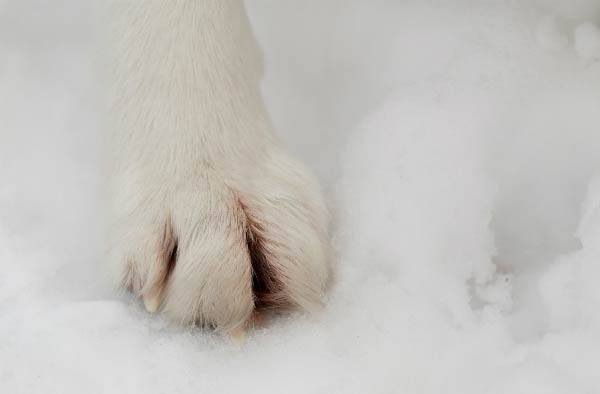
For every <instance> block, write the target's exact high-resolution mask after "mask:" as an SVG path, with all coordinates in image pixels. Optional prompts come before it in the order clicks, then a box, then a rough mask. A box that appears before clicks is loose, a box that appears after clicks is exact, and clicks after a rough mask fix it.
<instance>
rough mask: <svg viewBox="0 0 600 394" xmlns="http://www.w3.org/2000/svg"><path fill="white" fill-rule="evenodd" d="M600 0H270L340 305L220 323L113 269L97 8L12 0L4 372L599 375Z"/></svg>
mask: <svg viewBox="0 0 600 394" xmlns="http://www.w3.org/2000/svg"><path fill="white" fill-rule="evenodd" d="M599 4H600V3H598V2H597V1H595V0H589V1H588V0H578V1H570V0H530V1H524V0H523V1H518V0H498V1H481V0H437V1H436V0H402V1H401V0H344V1H339V0H302V1H299V0H278V1H266V0H249V1H248V8H249V13H250V16H251V19H252V21H253V24H254V26H255V30H256V33H257V36H258V38H259V41H260V42H261V45H262V46H263V49H264V52H265V59H266V70H267V73H266V79H265V82H264V93H265V98H266V100H267V103H268V106H269V109H270V111H271V113H272V116H273V119H274V122H275V124H276V126H277V128H278V129H279V130H280V131H281V133H282V135H283V138H284V141H285V142H286V144H287V145H288V146H289V147H290V149H291V150H292V151H293V152H294V153H295V154H296V155H297V156H298V157H300V158H301V159H303V160H304V161H305V162H307V163H308V164H309V165H310V166H312V167H313V168H314V169H315V171H316V172H317V173H318V174H319V175H320V176H321V178H322V180H323V185H324V189H325V191H326V194H327V198H328V201H329V204H330V207H331V211H332V216H333V224H332V235H333V237H332V238H333V239H332V243H333V245H334V247H335V250H336V259H335V260H336V261H335V267H336V268H335V271H336V280H335V285H334V286H333V288H332V290H331V292H330V295H329V299H328V303H327V308H326V309H325V311H324V312H323V313H322V314H321V315H319V316H317V317H312V318H310V317H306V316H302V315H290V316H286V317H282V318H280V319H277V320H276V321H274V322H273V323H272V324H271V325H269V326H267V327H265V328H261V329H257V330H255V331H253V332H250V333H249V338H248V342H247V343H246V345H245V346H244V347H243V348H242V349H237V348H235V347H234V346H232V345H231V344H229V343H228V342H227V341H226V340H224V339H223V338H221V337H219V336H217V335H215V334H212V333H210V332H206V331H201V330H199V329H194V328H183V329H182V328H178V327H173V326H171V325H170V324H169V323H168V322H166V321H164V320H162V319H161V318H160V317H151V316H148V315H147V314H146V313H145V312H144V311H143V309H142V308H141V306H140V305H139V303H138V302H137V301H135V300H132V299H131V298H130V297H129V296H128V295H127V294H123V293H121V292H118V291H116V290H115V289H114V288H113V287H112V286H111V284H110V283H109V282H108V280H107V278H106V275H105V265H104V261H103V260H104V257H103V256H104V248H105V246H104V243H103V236H102V234H103V223H102V219H103V215H102V209H101V208H100V207H101V206H102V200H103V198H104V197H103V187H102V180H101V175H100V174H101V172H102V165H101V149H100V144H101V140H102V138H101V133H102V116H101V115H100V111H99V108H100V105H99V102H100V100H98V97H99V96H100V95H99V92H101V90H102V89H101V88H102V83H101V78H100V76H99V73H98V68H99V67H98V64H99V63H101V58H102V55H101V51H100V49H99V48H100V45H99V44H98V42H99V40H98V30H97V26H96V22H95V21H96V18H95V13H96V7H95V4H94V3H92V2H85V1H81V0H54V1H52V2H50V1H42V0H20V1H8V0H4V1H0V181H1V185H2V188H1V189H0V392H1V393H6V394H9V393H10V394H13V393H27V394H29V393H44V394H50V393H61V394H65V393H66V394H70V393H82V392H85V393H132V394H135V393H144V394H153V393H327V394H329V393H432V394H433V393H435V394H439V393H456V394H470V393H473V394H475V393H477V394H482V393H483V394H487V393H489V394H500V393H511V394H518V393H527V394H535V393H544V394H553V393H568V394H577V393H582V394H583V393H586V394H588V393H600V371H599V369H598V365H600V286H598V284H597V282H598V278H600V28H599V26H600V25H599V23H600V7H599Z"/></svg>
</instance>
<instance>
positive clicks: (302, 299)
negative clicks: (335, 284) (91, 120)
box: [111, 149, 329, 332]
mask: <svg viewBox="0 0 600 394" xmlns="http://www.w3.org/2000/svg"><path fill="white" fill-rule="evenodd" d="M132 174H133V172H131V171H123V172H122V173H120V174H119V175H118V176H117V177H116V179H117V181H116V186H115V191H114V192H113V193H114V196H115V199H114V202H113V212H114V224H113V229H112V230H113V231H112V238H113V243H112V249H111V255H112V257H111V260H112V262H113V271H114V273H115V275H116V278H117V281H118V282H119V283H120V284H121V285H122V286H124V287H126V288H128V289H130V290H131V291H132V292H133V293H134V294H135V295H136V296H139V297H141V298H142V299H143V301H144V304H145V306H146V308H147V309H148V310H149V311H150V312H161V313H164V314H165V315H166V316H168V317H169V318H171V319H173V320H174V321H177V322H178V323H182V324H199V325H201V326H207V327H213V328H215V329H217V330H220V331H223V332H234V331H235V330H239V329H240V328H243V327H244V325H245V324H246V323H247V322H248V321H249V319H250V317H251V316H252V314H253V312H254V311H255V310H257V309H262V308H268V309H271V308H277V309H279V308H300V309H303V310H307V311H314V310H315V309H317V308H318V307H319V306H320V305H321V300H322V297H323V293H324V290H325V287H326V283H327V279H328V274H329V270H328V266H327V257H328V256H327V254H328V253H327V246H326V245H327V242H326V219H325V218H326V213H325V209H324V205H323V202H322V199H321V196H320V194H319V191H318V188H317V186H316V183H315V182H314V180H313V179H312V177H311V176H310V175H309V173H308V172H307V171H306V170H305V169H304V168H303V167H302V166H301V165H300V164H298V163H297V162H295V161H294V160H292V159H290V158H289V157H288V156H287V155H286V154H284V153H281V152H280V151H278V150H275V149H272V150H271V152H270V153H269V154H266V155H265V157H264V158H263V159H261V160H259V161H258V162H256V163H248V166H247V168H237V169H224V168H221V169H215V168H213V167H211V166H209V165H202V166H199V167H198V168H197V169H195V170H194V171H192V172H190V173H188V175H187V176H172V175H171V176H160V175H155V176H147V175H146V176H138V175H135V176H134V175H132Z"/></svg>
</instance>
